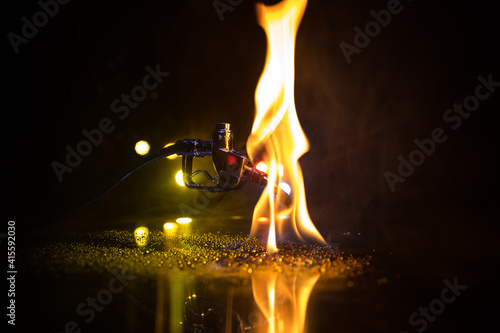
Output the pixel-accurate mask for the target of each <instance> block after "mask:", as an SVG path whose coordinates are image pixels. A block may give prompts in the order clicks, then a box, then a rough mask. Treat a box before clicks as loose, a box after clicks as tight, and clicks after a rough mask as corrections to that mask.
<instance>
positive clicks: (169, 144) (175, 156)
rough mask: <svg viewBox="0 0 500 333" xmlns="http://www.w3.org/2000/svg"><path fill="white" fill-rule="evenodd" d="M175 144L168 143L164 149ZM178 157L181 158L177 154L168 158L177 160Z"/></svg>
mask: <svg viewBox="0 0 500 333" xmlns="http://www.w3.org/2000/svg"><path fill="white" fill-rule="evenodd" d="M174 144H175V143H172V142H171V143H167V144H166V145H165V146H164V147H163V148H167V147H170V146H173V145H174ZM177 157H179V155H177V154H172V155H168V156H167V158H168V159H169V160H175V159H176V158H177Z"/></svg>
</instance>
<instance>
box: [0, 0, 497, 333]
mask: <svg viewBox="0 0 500 333" xmlns="http://www.w3.org/2000/svg"><path fill="white" fill-rule="evenodd" d="M4 6H5V8H4V9H3V10H2V12H3V19H2V27H3V33H4V36H5V37H4V42H3V46H4V48H3V51H2V52H3V55H4V56H3V57H2V59H3V64H4V72H3V73H5V75H4V76H3V78H4V80H3V81H4V84H3V87H2V90H3V98H2V140H1V142H2V162H3V163H2V174H3V177H4V179H5V184H7V185H6V186H5V187H3V190H4V204H5V207H4V208H3V209H2V216H3V219H4V221H5V223H6V222H7V221H8V220H15V221H16V225H17V226H18V239H20V240H21V242H22V238H23V235H29V234H33V233H34V232H37V230H39V229H40V228H44V227H47V226H50V225H51V224H53V223H56V222H55V221H58V223H62V224H61V225H63V226H64V227H66V228H68V229H71V228H73V227H76V226H77V224H74V225H73V224H72V221H71V219H66V220H63V221H62V222H61V221H60V220H59V217H60V216H62V215H64V214H65V213H67V212H69V211H71V210H72V209H74V208H76V207H78V206H79V205H81V204H83V203H84V202H85V201H86V200H88V199H89V198H91V197H92V196H94V195H96V194H98V193H99V191H101V190H102V189H103V188H104V187H105V186H106V184H107V183H108V182H109V181H110V180H111V179H112V178H113V177H114V176H115V175H116V174H118V173H119V172H120V171H121V170H123V169H124V168H125V167H127V166H128V165H130V163H132V162H134V161H135V160H137V159H138V156H137V155H136V154H135V152H134V145H135V142H136V141H138V140H140V139H144V140H147V141H149V142H150V144H151V146H152V149H153V150H155V149H159V148H161V147H163V145H164V144H166V143H168V142H174V141H176V140H178V139H183V138H200V139H209V138H210V136H211V131H212V129H213V127H214V124H215V123H216V122H221V121H226V122H231V123H232V124H233V126H234V130H235V135H236V143H237V144H240V143H243V142H244V141H245V140H246V137H247V136H248V135H249V133H250V129H251V124H252V121H253V116H254V101H253V98H254V92H255V86H256V84H257V81H258V79H259V77H260V74H261V72H262V68H263V65H264V58H265V51H266V39H265V34H264V32H263V30H262V29H261V28H260V27H259V26H258V25H257V21H256V15H255V9H254V6H255V1H250V0H243V1H242V2H241V4H240V5H238V6H235V7H234V10H233V11H232V12H229V11H228V12H225V13H224V20H223V21H221V20H220V19H219V17H218V15H217V12H216V11H215V9H214V7H213V5H212V1H166V0H165V1H142V2H137V1H72V2H70V3H68V4H67V5H61V6H60V8H59V13H58V14H57V15H56V16H55V17H54V18H51V19H50V20H49V22H48V24H47V25H46V26H44V27H42V28H40V29H39V32H38V34H37V35H36V36H35V37H33V38H32V39H30V40H29V42H28V44H26V45H20V46H19V53H18V54H15V52H14V51H13V49H12V47H11V45H10V43H9V41H8V39H7V37H6V36H7V34H8V33H9V32H14V33H17V34H20V30H21V26H22V22H21V17H23V16H26V17H28V18H29V19H31V17H32V15H33V14H34V13H35V12H36V11H38V10H39V6H38V4H37V3H36V1H25V2H23V3H15V4H14V3H12V2H10V3H8V4H5V5H4ZM386 6H387V2H386V1H372V2H369V3H367V2H362V1H326V0H324V1H320V0H310V1H309V4H308V7H307V10H306V13H305V15H304V19H303V21H302V23H301V26H300V29H299V32H298V37H297V45H296V82H295V91H296V96H295V97H296V105H297V112H298V116H299V119H300V121H301V125H302V127H303V129H304V131H305V133H306V135H307V137H308V139H309V141H310V144H311V148H310V151H309V152H308V153H307V154H306V155H305V156H303V157H302V159H301V165H302V168H303V172H304V178H305V185H306V191H307V198H308V207H309V210H310V215H311V217H312V219H313V221H315V224H316V226H317V228H318V230H319V231H320V232H321V233H322V234H323V235H324V236H325V237H326V236H327V235H331V236H332V237H333V239H335V240H339V241H340V242H341V243H344V244H349V245H352V246H355V247H356V246H361V247H367V248H368V247H370V248H371V247H373V248H385V249H391V250H392V251H393V253H394V256H396V257H397V258H398V259H399V260H400V262H401V265H402V267H404V266H405V265H407V266H413V267H412V270H414V275H415V276H416V277H417V278H420V279H422V280H432V281H437V283H441V281H442V279H443V278H448V279H451V278H453V277H454V276H459V277H462V276H463V277H464V280H467V278H468V279H469V281H465V282H467V283H469V284H470V285H477V286H482V287H483V288H484V289H481V290H482V291H481V292H479V291H477V294H476V296H475V298H473V297H471V299H470V302H480V301H483V300H485V299H487V298H488V294H489V297H493V299H495V297H498V295H499V293H498V287H497V286H496V284H494V283H493V281H494V279H495V274H494V273H495V271H496V269H495V268H496V267H495V266H496V265H497V264H498V262H497V260H496V259H498V256H497V255H496V253H497V252H498V251H497V247H498V245H497V235H498V234H497V232H498V228H497V226H496V225H497V223H498V214H497V209H498V205H499V196H498V170H499V163H498V158H497V154H498V147H499V139H498V133H499V131H498V126H499V125H498V122H497V119H498V117H497V112H498V110H499V108H498V106H499V103H498V102H499V98H500V97H499V96H500V92H499V91H497V92H495V93H494V94H492V96H491V97H490V98H489V99H487V100H486V101H484V102H481V105H480V107H479V109H478V110H477V111H476V112H475V113H473V114H472V115H471V116H470V118H469V119H466V120H464V121H463V123H462V125H461V126H460V128H458V129H457V130H452V129H451V127H450V126H449V124H446V123H445V122H444V121H443V120H442V116H443V113H444V112H445V111H446V110H447V109H448V108H450V107H452V106H453V104H454V103H462V101H463V99H464V98H465V97H466V96H468V95H471V94H473V93H474V90H475V87H476V86H477V84H478V80H477V77H478V76H479V75H482V76H483V77H487V76H488V75H489V74H490V73H492V75H493V79H494V80H495V81H497V82H498V81H500V73H499V72H498V59H500V57H499V52H498V33H499V32H500V30H499V29H498V28H499V27H498V24H499V23H498V22H500V21H499V20H498V11H497V10H496V9H495V6H494V5H493V3H492V2H487V1H445V2H439V3H437V2H434V1H425V0H419V1H411V2H409V1H402V6H403V8H404V9H403V11H402V12H401V13H400V14H398V15H394V16H393V17H392V21H391V23H390V24H389V25H388V26H387V27H386V28H382V30H381V32H380V34H379V35H378V36H376V37H373V38H372V41H371V43H370V44H369V45H368V46H367V47H366V48H364V49H363V50H362V51H361V53H360V54H354V55H353V56H352V62H351V63H350V64H348V63H347V62H346V59H345V58H344V56H343V54H342V52H341V50H340V48H339V44H340V43H341V42H347V43H349V44H353V38H354V34H355V32H354V31H353V28H354V27H355V26H359V27H361V28H362V27H363V26H364V25H365V24H366V23H367V22H368V21H370V20H372V17H371V16H370V11H371V10H376V11H378V10H381V9H385V8H386ZM156 64H159V65H160V68H161V69H162V70H163V71H166V72H169V73H170V75H169V76H168V77H167V78H165V80H164V82H163V83H161V84H160V85H159V86H158V88H157V89H156V93H157V98H156V99H153V98H152V97H151V96H148V98H147V99H146V100H145V101H143V102H141V103H140V105H139V106H138V107H137V108H136V109H135V110H133V111H132V112H131V114H130V116H129V117H127V118H126V119H124V120H123V121H122V120H118V118H117V117H116V115H115V114H113V113H112V112H111V110H110V103H111V102H112V101H113V100H114V99H116V98H119V96H120V94H122V93H129V92H130V90H131V89H132V88H133V87H134V86H136V85H138V84H140V83H141V82H142V78H143V76H144V75H145V74H146V71H145V67H146V66H151V67H153V68H154V67H155V66H156ZM497 90H500V89H497ZM105 117H109V118H111V119H112V120H113V123H114V124H116V129H115V130H114V131H113V132H112V133H110V134H107V135H105V139H104V142H103V143H102V144H101V145H99V146H98V147H94V149H93V152H92V153H91V154H90V156H89V157H87V158H85V159H84V161H83V162H82V163H81V164H80V165H79V167H77V168H75V170H74V171H73V172H72V173H71V174H65V175H64V181H63V182H62V183H59V182H58V181H57V178H56V176H55V174H54V172H53V170H52V168H51V163H52V162H53V161H59V162H64V158H65V154H66V152H65V146H66V145H69V146H71V147H73V148H74V147H75V146H76V145H77V143H78V142H79V141H80V140H82V139H84V137H83V135H82V134H81V131H82V130H83V129H88V130H90V129H92V128H96V127H97V125H98V123H99V121H100V120H101V119H103V118H105ZM437 127H441V128H443V129H444V131H445V133H446V135H447V137H448V139H447V140H446V141H445V142H444V143H442V144H439V145H437V147H436V151H435V152H434V154H432V156H430V157H428V158H427V159H426V160H425V162H424V163H423V164H422V165H421V166H419V167H417V168H416V170H415V172H414V173H413V174H412V175H411V176H410V177H408V179H407V180H406V181H405V182H404V183H399V184H397V185H396V191H395V192H394V193H392V192H391V191H390V189H389V187H388V186H387V183H386V181H385V179H384V172H385V171H391V172H394V173H396V172H397V167H398V164H399V161H398V159H397V158H398V156H399V155H403V156H404V157H408V155H409V154H410V152H411V151H412V150H414V149H415V148H416V146H415V145H414V143H413V141H414V140H415V139H420V140H422V139H424V138H428V137H430V133H431V131H432V130H433V129H434V128H437ZM179 169H180V161H179V160H174V161H167V160H165V161H162V162H161V163H158V165H154V166H151V167H148V168H146V169H144V170H142V171H140V172H139V173H138V174H136V175H134V176H133V177H132V178H131V179H129V180H127V181H126V182H125V183H124V184H122V185H120V186H119V187H118V188H117V189H115V191H114V192H113V193H112V194H111V195H109V196H108V197H106V198H105V200H102V201H100V202H98V203H97V204H96V205H95V206H93V207H92V208H89V209H88V210H87V211H86V212H84V213H83V214H84V215H83V220H85V221H88V226H89V227H92V228H94V227H100V228H106V219H107V218H111V217H112V218H113V219H117V218H120V217H128V216H131V215H133V216H141V215H144V214H149V215H155V216H162V215H165V216H167V215H168V216H170V215H176V214H178V210H177V207H178V205H179V203H181V202H185V201H187V202H189V201H190V200H192V197H193V194H192V193H191V192H188V191H187V190H184V189H179V187H178V186H177V185H175V183H174V182H173V175H174V174H175V172H176V171H177V170H179ZM259 192H260V190H259V189H258V188H256V187H253V186H252V185H249V186H248V188H245V189H243V190H241V191H240V192H237V193H231V194H228V195H226V196H224V198H222V199H221V200H219V201H218V202H217V203H216V204H214V206H213V207H209V208H208V209H207V210H206V211H205V212H204V213H205V214H206V216H210V217H214V216H215V217H217V216H221V218H224V217H225V216H229V215H231V214H237V215H243V216H245V217H247V218H250V216H251V212H252V210H253V206H254V204H255V202H256V201H257V199H258V196H259ZM79 227H81V225H79ZM239 227H240V228H241V229H243V230H249V228H250V225H249V224H247V225H243V226H239ZM5 228H6V227H5ZM5 228H3V229H5ZM346 232H350V236H348V237H347V236H344V233H346ZM357 233H360V234H361V235H360V236H358V237H354V236H357ZM415 265H419V269H417V268H415ZM486 313H487V312H486ZM479 317H481V316H479ZM483 317H488V316H487V315H485V314H484V313H482V317H481V318H483ZM475 320H476V319H474V320H472V322H474V323H475V322H476V321H477V320H476V321H475ZM479 324H480V323H478V325H479ZM471 325H472V324H471ZM471 327H472V326H471Z"/></svg>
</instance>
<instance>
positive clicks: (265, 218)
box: [257, 217, 269, 223]
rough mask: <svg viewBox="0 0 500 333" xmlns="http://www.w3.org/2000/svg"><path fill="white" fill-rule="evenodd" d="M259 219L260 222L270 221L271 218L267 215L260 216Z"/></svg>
mask: <svg viewBox="0 0 500 333" xmlns="http://www.w3.org/2000/svg"><path fill="white" fill-rule="evenodd" d="M257 221H259V223H269V219H268V218H267V217H259V218H258V219H257Z"/></svg>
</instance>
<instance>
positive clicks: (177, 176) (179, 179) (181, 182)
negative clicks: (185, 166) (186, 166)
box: [175, 170, 185, 186]
mask: <svg viewBox="0 0 500 333" xmlns="http://www.w3.org/2000/svg"><path fill="white" fill-rule="evenodd" d="M175 181H176V182H177V184H179V185H180V186H185V185H184V179H182V170H179V172H177V173H176V174H175Z"/></svg>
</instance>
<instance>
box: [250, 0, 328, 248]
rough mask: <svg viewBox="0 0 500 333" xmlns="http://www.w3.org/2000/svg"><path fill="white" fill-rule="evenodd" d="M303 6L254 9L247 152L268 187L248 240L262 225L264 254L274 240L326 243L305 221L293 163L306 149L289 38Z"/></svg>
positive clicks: (295, 0) (289, 3)
mask: <svg viewBox="0 0 500 333" xmlns="http://www.w3.org/2000/svg"><path fill="white" fill-rule="evenodd" d="M306 5H307V0H284V1H282V2H280V3H278V4H276V5H273V6H266V5H264V4H257V7H256V9H257V17H258V21H259V24H260V25H261V26H262V28H263V29H264V30H265V32H266V35H267V41H268V47H267V56H266V64H265V67H264V71H263V73H262V76H261V78H260V80H259V83H258V85H257V89H256V92H255V103H256V114H255V121H254V123H253V127H252V132H251V134H250V136H249V138H248V141H247V151H248V153H249V155H250V158H251V159H252V162H254V163H265V165H266V166H267V170H268V185H267V187H266V189H265V191H264V193H263V194H262V196H261V197H260V199H259V201H258V202H257V205H256V206H255V210H254V215H253V221H252V229H251V231H250V236H251V237H254V236H257V237H258V236H259V234H260V232H261V228H262V221H266V226H269V230H268V234H267V238H268V240H267V249H268V251H277V247H276V240H282V239H288V240H298V241H310V242H318V243H321V244H326V242H325V241H324V239H323V237H321V235H320V234H319V232H318V231H317V230H316V228H315V226H314V224H313V223H312V221H311V218H310V217H309V212H308V211H307V204H306V197H305V191H304V180H303V178H302V170H301V168H300V165H299V163H298V160H299V158H300V157H301V156H302V155H303V154H304V153H306V152H307V151H308V150H309V142H308V141H307V138H306V136H305V134H304V132H303V131H302V128H301V126H300V123H299V120H298V117H297V112H296V110H295V100H294V79H295V70H294V62H295V56H294V53H295V39H296V35H297V30H298V27H299V24H300V21H301V20H302V16H303V14H304V11H305V9H306ZM278 188H281V189H282V191H285V192H290V193H289V194H290V196H291V198H292V203H291V205H287V206H285V205H283V204H282V203H281V202H280V201H279V200H278V199H277V197H276V189H278Z"/></svg>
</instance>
